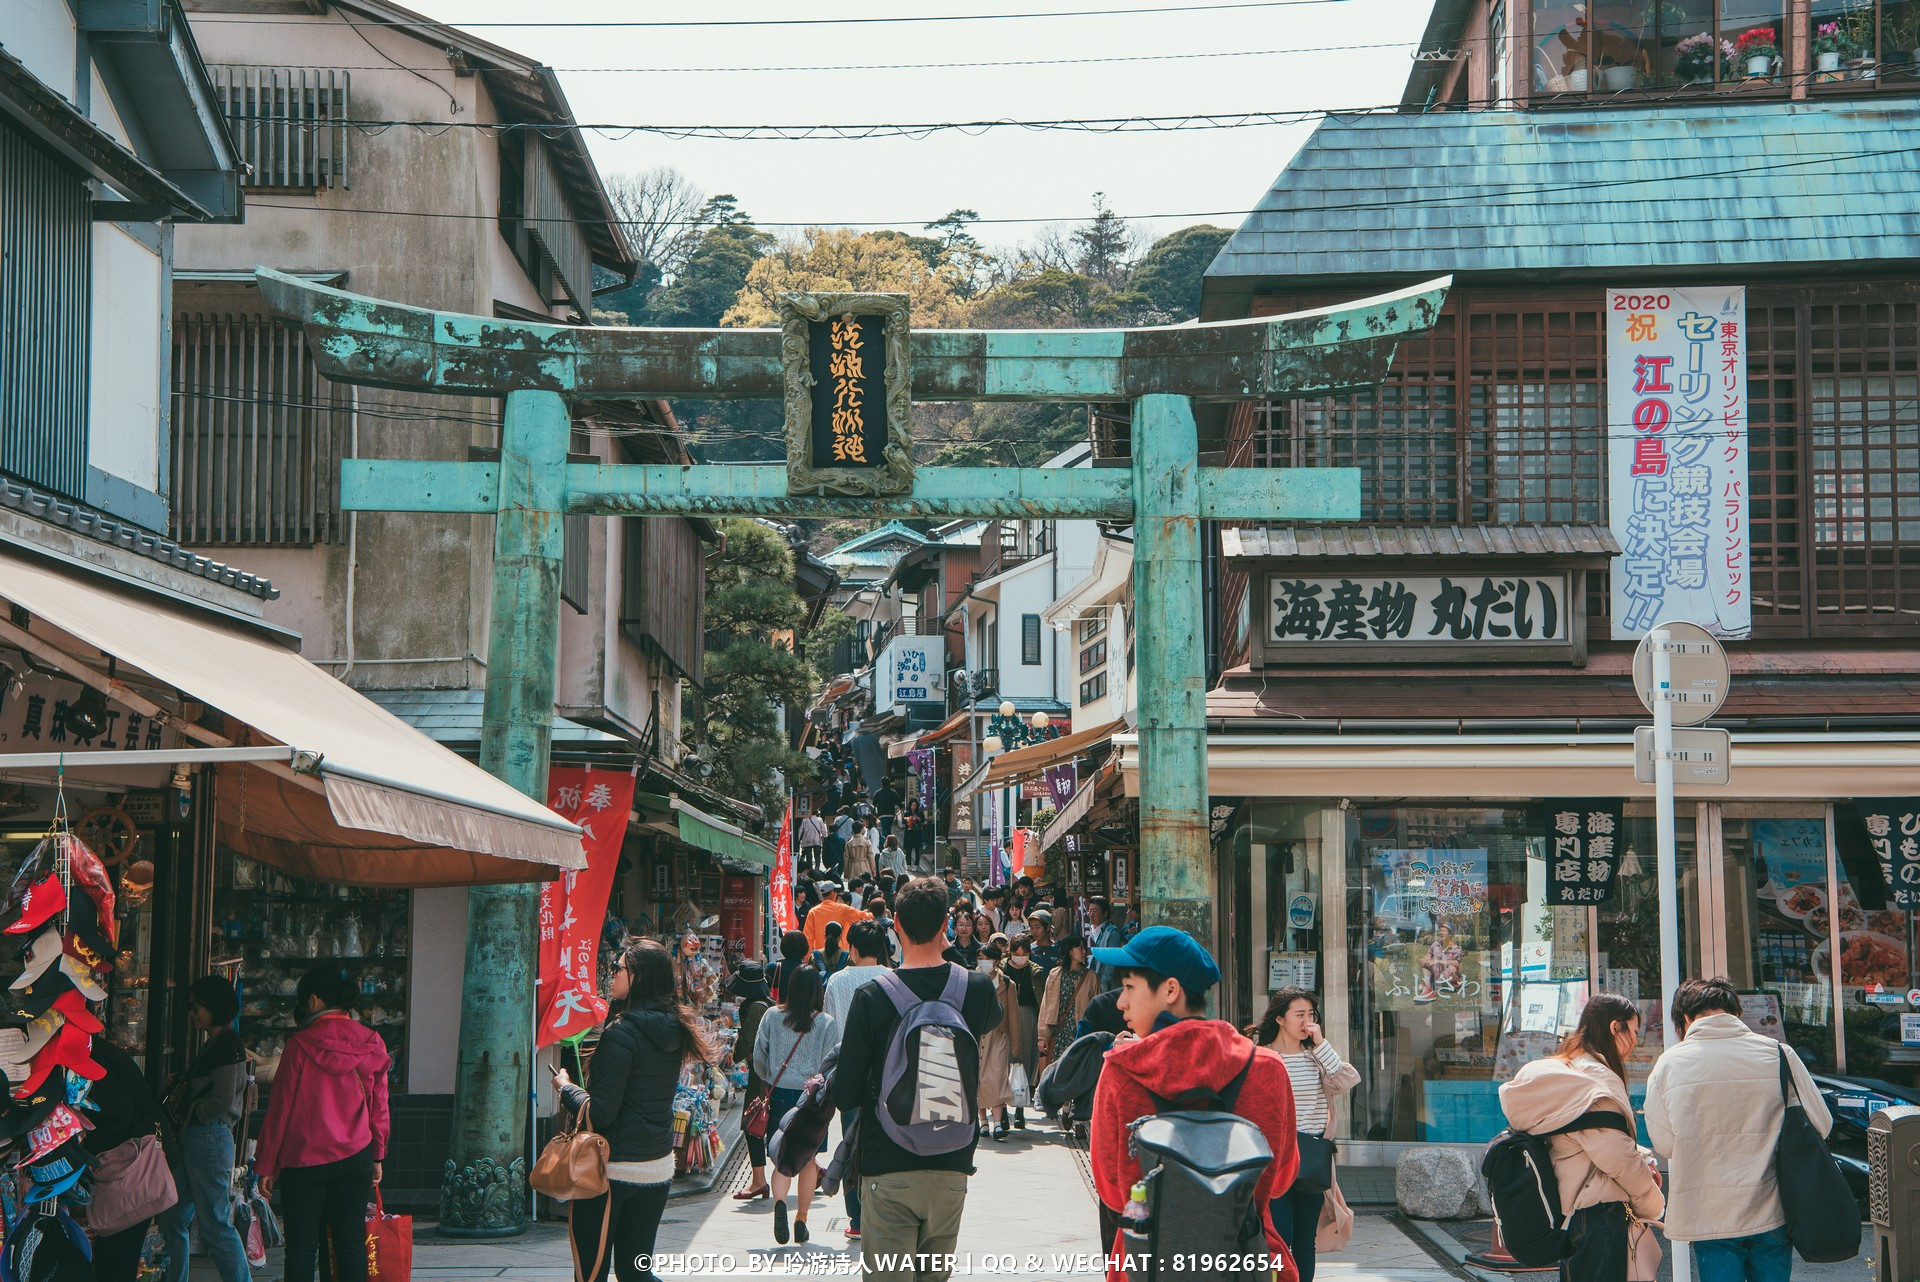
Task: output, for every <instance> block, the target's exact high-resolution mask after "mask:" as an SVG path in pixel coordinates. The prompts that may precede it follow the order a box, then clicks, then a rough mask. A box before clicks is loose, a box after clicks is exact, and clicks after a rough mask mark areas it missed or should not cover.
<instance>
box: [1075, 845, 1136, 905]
mask: <svg viewBox="0 0 1920 1282" xmlns="http://www.w3.org/2000/svg"><path fill="white" fill-rule="evenodd" d="M1068 840H1070V841H1072V840H1077V838H1068ZM1112 860H1113V898H1114V901H1115V902H1121V901H1128V900H1131V899H1132V898H1133V882H1132V881H1131V880H1129V874H1130V873H1131V872H1132V869H1131V868H1130V867H1129V866H1128V857H1127V856H1126V855H1114V856H1113V857H1112Z"/></svg>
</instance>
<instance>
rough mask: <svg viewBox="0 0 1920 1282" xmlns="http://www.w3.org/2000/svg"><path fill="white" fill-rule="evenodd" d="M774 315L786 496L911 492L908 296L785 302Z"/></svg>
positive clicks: (791, 297) (791, 298)
mask: <svg viewBox="0 0 1920 1282" xmlns="http://www.w3.org/2000/svg"><path fill="white" fill-rule="evenodd" d="M781 317H782V323H781V333H782V338H781V345H780V359H781V366H782V371H783V375H784V379H785V384H786V415H787V492H788V493H790V494H854V495H885V494H907V493H911V492H912V490H913V430H912V426H911V424H910V422H909V418H910V415H911V399H910V397H911V392H912V384H911V379H912V356H911V353H910V352H909V350H908V341H909V340H908V324H907V298H906V295H904V294H788V295H786V296H785V297H784V298H782V299H781Z"/></svg>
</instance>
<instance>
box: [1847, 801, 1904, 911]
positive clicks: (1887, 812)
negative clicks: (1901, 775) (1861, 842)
mask: <svg viewBox="0 0 1920 1282" xmlns="http://www.w3.org/2000/svg"><path fill="white" fill-rule="evenodd" d="M1854 816H1857V818H1854ZM1835 821H1836V822H1856V823H1858V824H1859V825H1860V826H1861V827H1862V828H1864V829H1866V833H1867V845H1868V847H1869V848H1871V849H1872V851H1873V857H1874V861H1875V862H1876V863H1877V864H1878V865H1879V869H1880V876H1881V878H1882V879H1883V880H1884V881H1885V883H1886V885H1887V887H1888V889H1889V891H1890V892H1891V897H1892V906H1893V907H1894V908H1898V909H1902V910H1904V911H1908V912H1911V911H1913V910H1914V909H1916V908H1920V797H1875V798H1871V799H1861V798H1855V799H1854V802H1853V808H1852V814H1851V815H1847V814H1846V813H1845V808H1844V807H1843V808H1841V812H1840V813H1836V815H1835Z"/></svg>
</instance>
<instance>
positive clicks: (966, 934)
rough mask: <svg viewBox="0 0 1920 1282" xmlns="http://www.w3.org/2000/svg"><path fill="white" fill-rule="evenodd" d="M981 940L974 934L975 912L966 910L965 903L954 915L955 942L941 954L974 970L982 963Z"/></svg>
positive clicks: (957, 964) (959, 964) (957, 963)
mask: <svg viewBox="0 0 1920 1282" xmlns="http://www.w3.org/2000/svg"><path fill="white" fill-rule="evenodd" d="M980 942H981V941H980V939H979V937H978V936H976V935H975V934H974V920H973V914H972V913H970V912H967V911H965V905H964V904H963V905H962V906H961V911H959V912H956V913H955V914H954V916H953V942H952V943H951V944H949V945H948V946H947V950H946V951H945V952H944V953H941V954H940V955H941V956H942V957H944V958H946V959H947V960H948V961H950V962H952V963H954V964H955V965H956V966H964V967H965V968H966V969H968V970H974V969H976V968H978V967H979V965H980Z"/></svg>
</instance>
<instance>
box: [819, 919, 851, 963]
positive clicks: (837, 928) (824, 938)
mask: <svg viewBox="0 0 1920 1282" xmlns="http://www.w3.org/2000/svg"><path fill="white" fill-rule="evenodd" d="M845 929H846V928H845V927H844V926H842V925H841V924H840V923H839V922H837V921H830V922H828V923H827V928H826V929H825V930H824V931H822V932H821V933H820V934H821V938H820V952H821V954H822V955H823V956H825V957H827V958H832V957H833V955H834V954H835V953H837V952H839V951H840V932H841V931H843V930H845Z"/></svg>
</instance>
